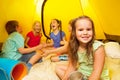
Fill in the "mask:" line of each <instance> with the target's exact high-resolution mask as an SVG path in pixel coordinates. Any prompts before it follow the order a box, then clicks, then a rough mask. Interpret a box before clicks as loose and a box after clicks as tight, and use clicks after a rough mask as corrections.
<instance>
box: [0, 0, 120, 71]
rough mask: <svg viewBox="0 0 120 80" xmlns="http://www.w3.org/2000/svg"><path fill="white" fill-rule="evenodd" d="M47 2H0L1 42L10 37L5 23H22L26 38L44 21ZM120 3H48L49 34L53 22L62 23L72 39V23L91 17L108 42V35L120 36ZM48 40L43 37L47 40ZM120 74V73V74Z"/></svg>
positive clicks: (80, 0) (84, 0) (69, 0)
mask: <svg viewBox="0 0 120 80" xmlns="http://www.w3.org/2000/svg"><path fill="white" fill-rule="evenodd" d="M44 1H45V0H0V42H4V41H5V39H6V38H7V36H8V35H7V33H6V31H5V28H4V26H5V23H6V22H7V21H8V20H13V19H15V20H18V21H19V22H20V26H22V27H23V36H24V37H25V35H26V33H27V32H28V31H30V30H31V29H32V24H33V22H34V21H35V20H40V21H41V9H42V8H41V7H42V3H43V2H44ZM119 5H120V0H46V2H45V5H44V10H43V11H44V12H43V13H44V16H42V17H43V20H44V28H45V33H46V35H48V34H49V29H50V28H49V25H50V22H51V19H54V18H57V19H59V20H61V21H62V28H63V31H64V32H66V35H67V36H69V32H68V27H67V26H68V22H69V20H71V19H73V18H75V17H78V16H81V15H88V16H90V17H91V18H92V19H93V21H94V23H95V31H96V38H97V39H105V35H104V32H105V33H107V34H111V35H118V36H119V35H120V21H119V19H120V16H119V15H120V6H119ZM45 40H46V38H45V37H44V38H43V41H45ZM119 72H120V71H119Z"/></svg>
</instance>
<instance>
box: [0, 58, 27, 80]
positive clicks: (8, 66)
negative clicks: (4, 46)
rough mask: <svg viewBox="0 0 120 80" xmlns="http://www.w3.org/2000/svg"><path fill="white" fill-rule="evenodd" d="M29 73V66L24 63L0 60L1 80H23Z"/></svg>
mask: <svg viewBox="0 0 120 80" xmlns="http://www.w3.org/2000/svg"><path fill="white" fill-rule="evenodd" d="M27 71H28V69H27V66H26V65H25V64H24V63H23V62H20V61H17V60H12V59H6V58H0V80H11V79H12V80H21V78H22V77H23V76H25V75H26V74H27Z"/></svg>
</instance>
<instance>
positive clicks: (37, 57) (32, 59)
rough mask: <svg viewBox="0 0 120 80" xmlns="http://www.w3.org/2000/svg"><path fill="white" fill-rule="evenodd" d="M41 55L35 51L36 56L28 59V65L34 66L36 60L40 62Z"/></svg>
mask: <svg viewBox="0 0 120 80" xmlns="http://www.w3.org/2000/svg"><path fill="white" fill-rule="evenodd" d="M41 55H42V52H41V51H36V54H35V55H33V56H32V57H31V58H30V60H29V61H28V63H30V64H31V65H33V64H35V63H36V62H37V61H38V60H40V58H42V57H41Z"/></svg>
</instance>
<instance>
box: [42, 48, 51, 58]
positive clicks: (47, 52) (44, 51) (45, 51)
mask: <svg viewBox="0 0 120 80" xmlns="http://www.w3.org/2000/svg"><path fill="white" fill-rule="evenodd" d="M42 52H43V55H42V56H43V57H46V56H48V55H49V53H50V52H49V50H44V49H43V50H42Z"/></svg>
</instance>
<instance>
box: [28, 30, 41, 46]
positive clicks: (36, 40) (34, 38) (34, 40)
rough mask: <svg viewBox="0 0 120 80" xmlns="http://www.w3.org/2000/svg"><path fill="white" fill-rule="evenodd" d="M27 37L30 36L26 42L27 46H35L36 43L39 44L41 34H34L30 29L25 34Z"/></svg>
mask: <svg viewBox="0 0 120 80" xmlns="http://www.w3.org/2000/svg"><path fill="white" fill-rule="evenodd" d="M27 37H29V38H30V39H29V41H28V43H27V44H28V46H30V47H34V46H37V45H39V44H40V41H41V37H42V35H41V34H40V35H37V36H35V35H34V34H33V32H32V31H30V32H29V33H28V34H27Z"/></svg>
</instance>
